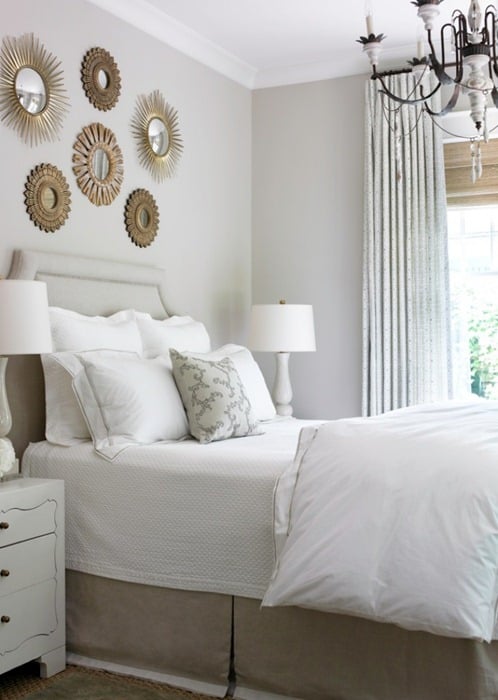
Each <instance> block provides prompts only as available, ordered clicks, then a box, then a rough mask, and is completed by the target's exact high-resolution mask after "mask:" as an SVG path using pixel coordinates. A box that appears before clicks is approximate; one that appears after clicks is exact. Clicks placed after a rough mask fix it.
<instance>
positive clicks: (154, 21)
mask: <svg viewBox="0 0 498 700" xmlns="http://www.w3.org/2000/svg"><path fill="white" fill-rule="evenodd" d="M88 2H91V3H92V4H93V5H97V6H98V7H100V8H101V9H103V10H105V11H106V12H109V13H110V14H112V15H114V16H115V17H119V18H120V19H122V20H124V21H125V22H128V24H131V25H133V26H134V27H136V28H138V29H141V30H142V31H143V32H145V33H146V34H149V35H151V36H153V37H155V38H156V39H159V40H160V41H162V42H164V43H165V44H168V46H171V47H172V48H174V49H177V50H178V51H180V52H181V53H184V54H186V55H187V56H190V58H193V59H195V60H196V61H199V63H202V64H204V65H205V66H208V67H209V68H212V69H213V70H214V71H216V72H217V73H221V74H222V75H224V76H225V77H227V78H230V79H231V80H234V81H235V82H237V83H239V84H240V85H243V86H244V87H247V88H250V89H252V88H253V87H254V80H255V76H256V72H257V71H256V69H255V68H254V67H253V66H250V65H248V64H247V63H244V62H243V61H241V60H240V59H238V58H237V57H236V56H233V55H232V54H230V53H228V52H227V51H225V50H224V49H222V48H220V47H219V46H217V45H216V44H214V43H213V42H211V41H209V40H208V39H206V38H205V37H203V36H201V35H200V34H198V33H197V32H194V31H193V30H192V29H190V28H189V27H187V26H186V25H184V24H182V23H181V22H178V21H177V20H175V19H173V18H172V17H170V16H169V15H167V14H165V13H164V12H161V11H160V10H158V9H157V7H155V6H154V5H151V3H149V2H147V0H88Z"/></svg>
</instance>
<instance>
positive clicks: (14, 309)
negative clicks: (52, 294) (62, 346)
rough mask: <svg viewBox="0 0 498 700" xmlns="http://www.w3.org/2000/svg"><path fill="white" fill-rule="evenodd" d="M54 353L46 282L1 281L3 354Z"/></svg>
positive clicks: (1, 342)
mask: <svg viewBox="0 0 498 700" xmlns="http://www.w3.org/2000/svg"><path fill="white" fill-rule="evenodd" d="M51 351H52V337H51V333H50V320H49V315H48V299H47V285H46V284H45V282H38V281H34V280H10V279H6V280H0V355H37V354H38V353H44V352H51Z"/></svg>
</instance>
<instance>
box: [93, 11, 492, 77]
mask: <svg viewBox="0 0 498 700" xmlns="http://www.w3.org/2000/svg"><path fill="white" fill-rule="evenodd" d="M90 2H92V3H93V4H95V5H98V6H99V7H101V8H103V9H105V10H107V11H109V12H111V13H112V14H114V15H116V16H118V17H120V18H121V19H124V20H125V21H127V22H129V23H130V24H133V25H134V26H136V27H138V28H139V29H141V30H143V31H145V32H147V33H149V34H151V35H152V36H154V37H156V38H158V39H160V40H161V41H164V42H165V43H167V44H169V45H170V46H173V47H174V48H176V49H178V50H179V51H182V52H183V53H185V54H187V55H189V56H191V57H192V58H194V59H196V60H198V61H200V62H202V63H204V64H206V65H208V66H209V67H210V68H213V69H214V70H216V71H218V72H219V73H222V74H223V75H226V76H227V77H229V78H231V79H232V80H235V81H236V82H238V83H240V84H242V85H245V86H246V87H248V88H251V89H252V88H260V87H270V86H276V85H288V84H291V83H300V82H308V81H313V80H324V79H328V78H337V77H341V76H347V75H355V74H359V73H368V72H369V70H370V69H369V64H368V59H367V57H366V56H365V55H363V53H362V50H361V46H360V45H359V44H357V43H356V39H357V38H358V37H359V36H360V34H365V33H366V27H365V7H366V5H367V3H369V5H370V7H371V8H372V14H373V21H374V30H375V32H376V33H383V34H385V35H386V39H385V41H384V42H383V54H382V57H381V65H380V67H381V68H382V67H387V68H392V67H394V66H402V65H403V64H404V61H405V60H406V59H407V58H410V57H412V56H413V55H415V53H416V51H415V47H416V43H417V38H418V36H420V32H421V30H422V26H423V25H422V21H421V20H420V19H418V18H417V10H416V7H414V6H413V4H412V3H411V2H410V0H346V2H340V1H339V0H90ZM458 6H460V7H461V9H462V10H464V11H465V12H466V11H467V2H464V1H463V0H445V1H444V3H442V4H441V6H440V21H438V26H439V25H440V23H442V22H443V21H448V20H449V19H450V17H451V13H452V12H453V10H454V9H456V8H457V7H458ZM483 7H484V6H483Z"/></svg>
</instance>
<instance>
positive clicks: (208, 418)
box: [170, 350, 262, 443]
mask: <svg viewBox="0 0 498 700" xmlns="http://www.w3.org/2000/svg"><path fill="white" fill-rule="evenodd" d="M170 356H171V361H172V364H173V375H174V377H175V381H176V385H177V386H178V390H179V392H180V394H181V397H182V400H183V404H184V406H185V409H186V411H187V416H188V423H189V428H190V433H191V435H193V436H194V437H195V438H196V439H197V440H199V442H201V443H208V442H213V441H215V440H226V439H228V438H235V437H247V436H250V435H261V433H262V430H261V429H260V428H259V424H258V420H257V418H256V416H255V414H254V411H253V409H252V406H251V403H250V401H249V399H248V397H247V394H246V392H245V389H244V385H243V384H242V382H241V380H240V376H239V373H238V372H237V370H236V368H235V365H234V363H233V362H232V360H231V359H230V358H229V357H223V358H222V359H221V360H206V359H200V358H199V357H195V356H194V355H190V354H182V353H179V352H177V351H176V350H170Z"/></svg>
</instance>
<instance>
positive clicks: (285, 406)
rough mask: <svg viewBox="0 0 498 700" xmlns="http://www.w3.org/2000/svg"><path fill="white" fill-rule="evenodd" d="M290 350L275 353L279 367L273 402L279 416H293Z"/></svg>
mask: <svg viewBox="0 0 498 700" xmlns="http://www.w3.org/2000/svg"><path fill="white" fill-rule="evenodd" d="M289 358H290V353H289V352H277V353H275V359H276V363H277V369H276V374H275V383H274V385H273V402H274V404H275V409H276V411H277V414H278V415H279V416H292V406H291V401H292V387H291V383H290V376H289Z"/></svg>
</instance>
